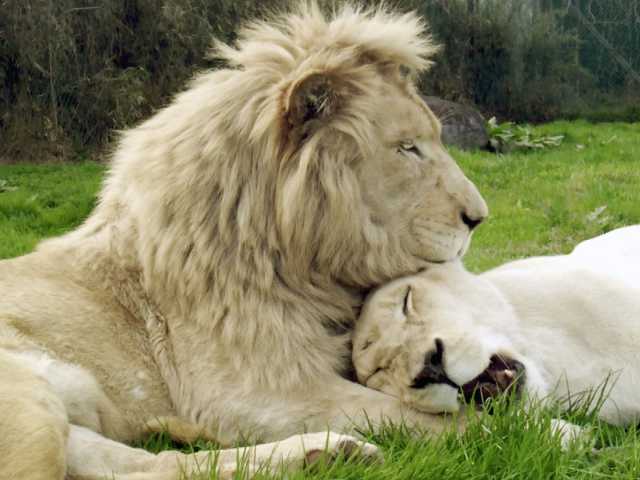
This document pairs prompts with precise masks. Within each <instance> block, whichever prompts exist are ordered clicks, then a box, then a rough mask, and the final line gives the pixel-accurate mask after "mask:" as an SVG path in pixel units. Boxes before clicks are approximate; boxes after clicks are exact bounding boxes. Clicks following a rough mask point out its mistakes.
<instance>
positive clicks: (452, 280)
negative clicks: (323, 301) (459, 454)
mask: <svg viewBox="0 0 640 480" xmlns="http://www.w3.org/2000/svg"><path fill="white" fill-rule="evenodd" d="M409 286H410V287H411V291H412V300H413V305H414V311H413V312H411V313H410V314H409V315H408V316H407V317H404V318H402V319H401V320H400V321H398V319H397V318H396V315H395V313H394V312H395V310H393V308H394V307H395V305H398V304H402V302H403V298H404V294H405V292H406V291H407V288H408V287H409ZM390 309H391V310H390ZM436 338H439V339H441V340H442V342H443V345H444V356H443V365H444V370H445V372H446V373H447V376H448V377H449V378H450V379H451V380H453V381H454V383H456V384H458V385H462V384H465V383H467V382H469V381H471V380H473V379H474V378H475V377H476V376H477V375H478V374H479V373H481V372H482V371H483V370H484V369H485V368H486V367H487V366H488V364H489V359H490V357H491V356H492V355H494V354H499V355H503V356H506V357H509V358H512V359H515V360H518V361H520V362H522V363H523V364H524V365H525V367H526V381H525V383H524V393H525V395H526V397H527V398H528V399H530V400H533V399H537V400H557V401H561V402H568V401H571V402H574V403H575V402H576V401H580V400H581V399H584V398H585V394H587V393H589V392H592V393H594V392H598V389H602V388H603V387H604V384H605V382H607V381H608V382H609V383H608V384H607V385H606V388H605V393H606V394H608V396H607V397H606V400H605V401H604V404H603V405H602V408H601V409H600V411H599V415H600V417H601V418H602V419H603V420H605V421H607V422H610V423H612V424H616V425H629V424H632V423H637V422H638V421H639V420H640V355H639V354H638V349H639V347H640V226H633V227H627V228H622V229H619V230H615V231H613V232H610V233H608V234H606V235H602V236H600V237H597V238H594V239H592V240H588V241H586V242H583V243H581V244H579V245H578V246H577V247H576V248H575V250H574V251H573V252H572V253H571V254H569V255H560V256H554V257H537V258H531V259H525V260H519V261H516V262H511V263H508V264H506V265H503V266H502V267H499V268H497V269H495V270H492V271H489V272H487V273H484V274H482V275H477V276H476V275H472V274H470V273H468V272H467V271H465V270H464V268H463V267H462V266H461V265H460V264H459V263H458V262H454V263H451V264H448V265H442V266H434V267H433V268H431V269H429V270H428V271H427V272H425V273H423V274H420V275H416V276H412V277H406V278H403V279H400V280H396V281H394V282H391V283H390V284H389V285H386V286H384V287H382V288H380V289H379V290H378V291H377V292H376V293H375V294H373V295H372V296H371V298H370V299H369V300H368V301H367V304H366V305H365V308H364V310H363V314H362V316H361V319H360V321H359V323H358V326H357V328H356V331H355V332H354V357H353V358H354V363H355V366H356V370H357V372H358V375H359V378H360V379H361V380H363V381H366V384H367V385H369V386H372V387H374V388H381V389H383V390H384V391H385V392H387V393H390V394H392V395H395V396H398V397H400V398H402V399H403V401H404V402H406V403H408V404H410V405H412V406H413V407H414V408H418V409H422V410H424V411H428V412H436V411H441V412H442V411H455V410H457V409H458V408H459V400H458V396H457V395H456V394H455V393H457V391H456V389H455V388H454V387H452V386H448V385H435V386H427V387H426V388H424V389H420V390H415V389H411V388H409V385H410V383H411V380H412V379H413V378H414V377H415V375H417V373H418V372H420V370H421V369H422V367H423V362H424V357H425V353H427V352H429V351H430V350H433V348H434V344H435V339H436ZM372 340H373V343H369V342H371V341H372ZM367 344H368V347H367V348H363V347H364V346H365V345H367ZM391 351H392V352H393V355H391V357H392V358H391V359H390V358H388V357H389V352H391ZM380 366H384V367H385V369H384V370H381V371H380V372H378V373H377V374H376V375H373V376H371V373H372V372H374V371H376V369H377V368H379V367H380ZM447 389H448V390H449V392H450V395H449V397H447V401H446V402H443V401H442V399H443V392H442V390H447ZM565 405H566V403H565Z"/></svg>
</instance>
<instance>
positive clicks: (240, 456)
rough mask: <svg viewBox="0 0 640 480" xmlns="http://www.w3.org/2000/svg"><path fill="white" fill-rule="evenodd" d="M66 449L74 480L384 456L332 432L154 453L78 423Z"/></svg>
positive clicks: (135, 478)
mask: <svg viewBox="0 0 640 480" xmlns="http://www.w3.org/2000/svg"><path fill="white" fill-rule="evenodd" d="M67 452H68V453H67V465H68V474H69V477H70V478H72V479H73V480H99V479H100V480H101V479H104V478H113V479H115V480H152V479H153V480H160V479H161V480H179V479H181V478H189V477H190V476H192V475H199V474H209V473H210V472H211V471H216V473H217V475H218V478H221V479H227V478H233V477H235V476H236V475H238V474H240V475H246V476H248V477H251V476H253V475H255V474H256V473H258V472H261V473H262V472H271V473H275V472H279V471H282V470H288V471H292V470H298V469H300V468H302V467H303V466H304V465H305V464H307V463H313V462H315V461H317V460H318V459H320V458H323V457H325V456H326V457H328V458H331V457H333V456H336V455H345V456H350V455H353V454H360V455H362V456H363V457H365V458H367V459H373V460H379V459H380V454H379V452H378V449H377V448H376V447H375V446H373V445H371V444H367V443H365V442H361V441H359V440H357V439H355V438H353V437H350V436H347V435H340V434H337V433H333V432H322V433H310V434H303V435H295V436H293V437H289V438H287V439H286V440H283V441H281V442H273V443H265V444H261V445H256V446H252V447H244V448H231V449H225V450H212V451H200V452H196V453H192V454H184V453H181V452H178V451H165V452H161V453H159V454H157V455H155V454H152V453H150V452H147V451H145V450H142V449H139V448H132V447H129V446H127V445H124V444H122V443H118V442H114V441H113V440H110V439H108V438H106V437H103V436H102V435H100V434H98V433H95V432H93V431H91V430H89V429H86V428H84V427H77V426H71V430H70V434H69V442H68V447H67ZM325 454H326V455H325Z"/></svg>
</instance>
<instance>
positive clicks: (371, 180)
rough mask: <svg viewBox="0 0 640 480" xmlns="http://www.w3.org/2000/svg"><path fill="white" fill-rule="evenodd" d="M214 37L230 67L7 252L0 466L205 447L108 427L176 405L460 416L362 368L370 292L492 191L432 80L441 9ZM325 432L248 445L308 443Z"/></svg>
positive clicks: (439, 256)
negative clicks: (448, 145)
mask: <svg viewBox="0 0 640 480" xmlns="http://www.w3.org/2000/svg"><path fill="white" fill-rule="evenodd" d="M217 52H218V54H219V55H220V56H221V57H222V58H224V59H225V60H226V62H227V63H228V67H227V68H223V69H220V70H217V71H213V72H209V73H205V74H202V75H200V76H198V77H197V78H196V79H195V81H193V83H192V84H191V85H190V87H189V88H188V90H186V91H185V92H183V93H181V94H179V95H178V96H177V97H176V98H175V99H174V101H173V102H172V103H171V104H170V105H168V106H167V107H166V108H164V109H162V110H160V111H159V112H158V113H157V114H156V115H154V116H153V117H152V118H151V119H150V120H148V121H146V122H144V123H143V124H142V125H140V126H139V127H137V128H134V129H132V130H130V131H128V132H125V133H124V135H123V137H122V139H121V140H120V143H119V146H118V148H117V150H116V152H115V155H114V159H113V164H112V166H111V169H110V172H109V174H108V176H107V179H106V181H105V184H104V187H103V189H102V192H101V194H100V200H99V204H98V206H97V207H96V209H95V211H94V212H93V213H92V214H91V216H90V217H89V218H88V219H87V220H86V222H85V223H84V224H83V225H82V226H81V227H80V228H78V229H77V230H75V231H73V232H71V233H69V234H67V235H65V236H63V237H60V238H57V239H53V240H49V241H47V242H45V243H43V244H42V245H40V246H39V248H38V249H37V251H36V252H35V253H32V254H30V255H27V256H24V257H22V258H18V259H14V260H9V261H4V262H2V263H0V291H1V292H2V296H1V297H0V426H1V428H0V432H2V435H1V437H0V457H1V458H2V459H3V460H2V462H0V477H2V478H10V477H12V476H14V477H15V478H21V479H25V480H34V479H39V478H46V479H48V480H51V479H61V478H62V477H63V476H64V475H65V473H66V474H67V475H69V476H72V477H73V478H96V477H101V476H102V475H106V476H107V477H109V478H111V477H112V476H115V478H119V479H122V478H131V479H133V478H136V479H142V478H175V477H176V476H177V473H176V468H177V467H176V463H177V462H179V463H182V464H183V466H184V468H186V469H187V470H189V469H191V470H193V469H194V468H196V464H198V462H200V464H202V461H203V458H204V455H205V454H202V455H200V456H184V455H181V454H178V453H175V452H168V453H163V454H161V455H158V456H154V455H151V454H148V453H146V452H143V451H141V450H136V449H131V448H129V447H126V446H125V445H124V444H122V443H116V442H114V441H112V440H110V439H113V440H116V441H118V442H121V441H128V440H133V439H135V438H139V437H140V436H141V435H142V434H143V433H144V432H146V431H149V430H154V429H157V428H158V424H161V425H165V424H166V426H167V427H168V428H169V430H170V431H171V433H172V434H174V435H176V436H183V437H189V436H190V435H192V434H194V432H198V433H200V434H202V435H204V436H205V437H209V438H215V439H217V440H218V441H220V442H222V443H224V444H229V443H233V442H236V441H238V440H239V439H241V438H252V439H256V440H263V441H264V440H277V439H282V438H285V437H287V436H290V435H295V434H299V433H302V432H304V431H324V432H326V431H327V428H331V429H334V430H338V431H341V432H346V431H348V430H350V429H351V428H352V427H353V425H357V424H359V423H363V422H364V421H365V420H366V418H367V416H368V418H369V419H371V420H373V421H377V419H380V418H382V417H388V418H391V419H396V420H398V419H401V418H403V419H405V420H407V421H411V422H415V423H419V424H420V425H423V426H426V427H430V428H433V429H438V428H442V425H443V423H442V421H441V420H440V419H438V418H436V417H433V416H430V415H426V414H423V413H420V412H415V411H412V410H410V409H407V408H406V407H405V406H404V405H403V404H402V403H401V402H400V401H398V399H396V398H394V397H390V396H388V395H384V394H382V393H380V392H377V391H375V390H372V389H368V388H366V387H363V386H361V385H359V384H357V383H354V382H350V381H348V380H347V379H345V378H344V376H343V373H344V370H345V369H346V365H347V364H348V363H349V362H348V359H349V357H350V350H349V342H348V340H349V330H350V329H351V327H352V325H353V322H354V320H355V317H356V313H355V312H356V311H357V308H358V307H359V306H360V304H361V302H362V296H363V292H365V291H367V290H368V289H370V288H372V287H374V286H376V285H378V284H381V283H383V282H385V281H389V280H390V279H392V278H395V277H398V276H400V275H406V274H410V273H415V272H417V271H419V270H420V269H421V268H423V267H425V266H426V265H427V264H428V262H429V261H448V260H452V259H455V258H457V257H459V256H461V255H463V254H464V252H465V251H466V248H467V246H468V243H469V240H470V237H471V230H472V229H473V227H474V226H475V225H477V224H478V223H479V222H480V221H481V220H482V219H483V218H484V217H485V216H486V214H487V207H486V205H485V203H484V201H483V200H482V198H481V196H480V195H479V193H478V192H477V190H476V188H475V187H474V186H473V184H472V183H471V182H469V181H468V180H467V179H466V178H465V176H464V175H463V173H462V172H461V171H460V169H459V168H458V167H457V166H456V164H455V163H454V161H453V160H452V158H451V157H450V156H449V155H448V154H447V152H446V151H445V149H444V148H443V146H442V144H441V143H440V125H439V123H438V121H437V119H436V118H435V117H434V115H433V114H432V113H431V112H430V111H429V109H428V108H427V107H426V106H425V104H424V103H423V102H422V101H421V99H420V97H419V96H418V95H417V93H416V89H415V87H414V85H413V82H412V79H413V78H414V77H415V75H416V74H418V73H419V72H421V71H423V70H424V69H425V68H427V66H428V65H429V56H430V55H431V54H432V53H433V52H434V46H433V44H432V42H431V41H430V39H429V37H428V36H426V35H425V33H424V24H423V22H422V21H421V20H420V19H419V18H418V17H417V16H416V15H414V14H394V13H389V12H387V11H384V10H381V9H378V10H371V11H362V10H358V9H353V8H350V7H348V6H347V7H345V8H342V9H340V10H339V11H337V12H336V13H335V14H334V15H333V16H332V17H331V18H329V19H327V18H325V17H324V16H323V14H322V13H321V12H320V11H319V9H318V8H317V7H316V6H315V5H314V4H310V5H306V4H305V6H303V7H300V9H299V11H298V12H297V13H291V14H289V15H285V16H283V17H279V18H277V19H275V20H273V21H272V22H270V23H253V24H250V25H249V26H247V27H246V28H244V29H243V30H242V31H241V32H240V34H239V39H238V41H237V44H236V46H227V45H222V44H220V45H218V46H217ZM365 411H366V416H365ZM185 422H186V423H185ZM107 437H108V438H110V439H108V438H107ZM326 439H327V437H326V433H325V434H319V436H318V435H316V436H310V437H304V436H303V437H302V438H298V437H293V438H292V439H291V440H289V441H288V442H284V443H281V444H278V445H277V446H274V445H267V446H258V447H257V448H258V450H256V452H257V454H256V455H255V456H252V457H251V458H254V459H255V460H256V464H259V463H260V462H261V461H262V460H264V459H265V458H268V457H270V455H271V453H274V452H275V453H274V455H273V457H272V458H273V459H275V460H276V461H278V460H284V459H289V460H291V461H292V462H293V463H294V464H295V465H298V464H299V463H300V460H301V459H304V458H305V456H306V455H307V454H308V453H309V451H310V450H311V451H313V450H314V449H315V450H317V449H318V448H319V446H322V445H324V441H325V440H326ZM302 441H304V442H306V443H305V448H302V443H301V442H302ZM353 442H354V440H353V439H351V438H350V437H341V436H339V435H337V434H331V436H330V438H329V442H328V446H329V447H330V449H333V450H336V449H338V450H339V449H340V448H342V447H344V446H345V445H347V446H349V445H350V446H353V445H354V443H353ZM363 448H364V449H365V450H367V449H368V450H367V451H368V452H369V453H372V452H373V451H374V450H373V447H371V446H366V445H365V446H363ZM274 449H276V450H274ZM237 455H238V452H237V451H236V450H229V451H225V452H224V453H223V454H222V455H221V456H220V461H221V465H222V466H221V467H220V468H221V472H222V473H224V475H231V474H232V472H233V471H234V469H235V468H236V466H235V460H236V458H237ZM65 459H66V460H65ZM145 472H146V473H145ZM127 475H130V477H129V476H127ZM145 475H148V476H145Z"/></svg>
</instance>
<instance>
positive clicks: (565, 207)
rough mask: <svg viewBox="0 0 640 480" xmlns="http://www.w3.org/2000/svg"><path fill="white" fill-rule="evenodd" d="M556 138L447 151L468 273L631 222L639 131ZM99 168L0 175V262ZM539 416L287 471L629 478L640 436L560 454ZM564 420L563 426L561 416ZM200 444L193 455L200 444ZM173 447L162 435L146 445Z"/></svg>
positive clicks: (382, 441) (67, 224)
mask: <svg viewBox="0 0 640 480" xmlns="http://www.w3.org/2000/svg"><path fill="white" fill-rule="evenodd" d="M539 130H541V131H544V132H548V133H549V134H564V135H565V136H566V139H565V142H564V144H563V145H562V146H561V147H559V148H556V149H552V150H548V151H541V152H529V153H511V154H509V155H502V156H495V155H493V154H489V153H464V152H457V151H456V152H453V153H454V156H455V157H456V158H457V159H458V160H459V162H460V164H461V166H462V167H463V169H464V170H465V172H467V174H468V176H469V177H470V178H471V179H472V180H473V181H474V182H475V183H476V184H477V185H478V187H479V188H480V190H481V191H482V193H483V194H484V196H485V198H486V199H487V202H488V203H489V206H490V209H491V216H490V218H489V219H488V221H487V222H486V223H485V224H484V225H483V226H481V227H480V228H479V230H478V232H477V233H476V235H475V238H474V242H473V245H472V248H471V250H470V252H469V254H468V255H467V257H466V263H467V265H468V266H469V267H470V268H471V269H472V270H475V271H482V270H485V269H487V268H490V267H493V266H496V265H498V264H500V263H503V262H505V261H507V260H511V259H515V258H521V257H525V256H531V255H544V254H552V253H563V252H568V251H570V250H571V249H572V247H573V246H574V245H575V244H576V243H577V242H579V241H581V240H583V239H586V238H589V237H593V236H595V235H598V234H600V233H603V232H606V231H608V230H611V229H613V228H616V227H619V226H623V225H630V224H636V223H640V124H599V125H595V126H594V125H590V124H587V123H584V122H557V123H553V124H548V125H545V126H542V127H539ZM103 172H104V169H103V167H101V166H99V165H95V164H82V165H63V166H0V258H7V257H12V256H16V255H19V254H22V253H26V252H28V251H29V250H31V249H32V248H33V247H34V245H35V243H36V242H37V241H38V240H39V239H41V238H44V237H48V236H52V235H58V234H60V233H62V232H63V231H66V230H68V229H70V228H73V227H74V226H76V225H77V224H78V223H79V222H81V221H82V219H83V218H84V217H85V216H86V215H87V214H88V212H89V211H90V210H91V208H92V207H93V205H94V203H95V193H96V191H97V189H98V187H99V183H100V180H101V175H102V173H103ZM551 416H552V412H549V411H535V412H532V413H530V414H526V413H524V412H523V411H522V409H518V408H507V407H505V408H502V407H501V406H498V408H497V412H496V414H494V415H493V416H485V417H483V418H482V419H481V420H472V421H471V426H470V427H469V429H468V431H467V432H466V433H465V434H464V435H462V436H457V435H455V434H445V435H443V436H441V437H439V438H435V439H434V438H432V439H429V438H426V437H424V436H420V435H417V434H415V432H414V433H412V434H409V433H408V432H406V431H405V430H404V429H402V428H386V429H383V431H381V432H377V433H375V434H374V433H370V434H369V435H370V438H371V439H372V440H373V441H374V442H376V443H378V444H379V445H380V446H381V447H382V448H383V450H384V453H385V458H386V462H385V464H384V465H382V466H366V465H362V464H359V463H357V462H353V461H351V462H346V463H345V462H343V461H340V460H339V461H338V462H337V463H335V464H333V465H331V466H328V467H318V468H315V469H312V470H310V471H307V472H303V473H299V474H294V475H292V476H291V477H290V478H311V479H327V480H328V479H354V480H355V479H369V480H374V479H376V480H377V479H380V480H390V479H407V480H408V479H430V480H431V479H457V478H461V479H487V480H489V479H495V478H500V479H548V478H557V479H635V478H638V477H640V435H638V433H637V431H636V429H635V428H629V429H621V428H614V427H610V426H606V425H601V424H599V423H598V422H596V421H594V420H593V419H592V418H589V417H588V416H585V415H580V414H577V417H576V418H575V419H576V421H578V422H580V423H583V424H588V425H591V426H592V428H593V431H594V435H595V437H596V439H597V444H598V445H599V446H601V447H607V448H604V449H601V450H599V451H598V452H597V453H593V452H592V450H591V447H581V448H575V449H573V450H570V451H569V452H561V451H560V448H559V442H558V439H557V438H555V437H554V436H553V435H551V434H550V432H549V425H548V423H549V422H548V421H549V419H550V418H551ZM570 418H571V417H570ZM206 446H207V445H206V444H199V445H197V447H206ZM145 447H146V448H149V449H150V450H155V451H158V450H161V449H166V448H170V447H172V445H171V443H170V442H169V441H168V440H167V439H166V438H165V437H163V436H157V437H154V438H152V439H150V440H149V441H148V442H146V444H145Z"/></svg>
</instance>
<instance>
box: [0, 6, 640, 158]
mask: <svg viewBox="0 0 640 480" xmlns="http://www.w3.org/2000/svg"><path fill="white" fill-rule="evenodd" d="M286 3H287V2H286V0H269V1H250V0H101V1H96V0H22V1H20V2H17V1H15V0H0V162H15V161H51V160H60V159H62V160H69V159H75V158H87V157H94V156H96V155H97V154H99V153H100V152H103V151H105V148H106V147H107V146H108V145H109V144H110V141H111V140H112V138H113V132H114V131H115V130H117V129H123V128H126V127H127V126H130V125H132V124H135V123H136V122H139V121H140V120H141V119H143V118H145V117H147V116H148V115H150V114H151V113H152V112H153V110H154V109H155V108H158V107H159V106H161V105H162V104H164V103H166V102H167V101H168V99H169V98H170V96H171V95H172V94H174V93H175V92H176V91H179V90H180V88H182V87H183V85H184V84H185V83H186V81H187V80H188V78H189V77H190V76H191V75H192V74H193V72H194V71H196V70H198V69H201V68H215V67H216V66H217V65H216V62H215V60H211V59H207V58H206V52H207V49H208V46H209V45H210V43H211V38H212V36H215V37H218V38H223V39H225V40H232V39H233V31H234V30H235V28H236V27H237V25H238V24H239V23H241V22H242V21H243V20H244V19H246V18H250V17H255V16H264V15H265V14H267V13H268V11H271V10H277V9H280V8H282V7H283V6H285V4H286ZM365 3H369V4H375V3H376V2H374V1H370V2H365ZM394 5H395V6H396V7H397V8H400V9H404V10H408V9H413V10H417V11H418V12H420V13H421V14H422V15H424V16H425V17H426V18H427V19H428V21H429V23H430V24H431V28H432V33H433V35H434V37H435V38H436V39H437V40H438V41H439V42H440V43H441V44H442V45H443V47H444V48H443V49H442V51H441V53H440V54H439V55H438V58H437V59H436V62H437V63H436V65H435V67H434V68H433V69H432V70H431V71H430V72H429V73H428V74H427V75H425V76H424V78H422V79H421V88H422V89H423V91H424V92H425V93H427V94H429V95H437V96H441V97H443V98H446V99H449V100H454V101H459V102H463V103H468V104H471V105H475V106H476V107H477V108H479V109H480V111H482V112H483V113H484V114H485V115H486V116H493V115H497V116H498V117H499V118H500V119H501V120H517V121H528V122H540V121H547V120H552V119H555V118H579V117H580V118H588V119H590V120H593V121H601V120H602V121H611V120H621V121H640V94H639V93H638V92H640V75H639V74H638V72H640V0H424V1H418V0H398V1H396V2H395V3H394Z"/></svg>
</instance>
